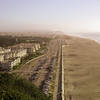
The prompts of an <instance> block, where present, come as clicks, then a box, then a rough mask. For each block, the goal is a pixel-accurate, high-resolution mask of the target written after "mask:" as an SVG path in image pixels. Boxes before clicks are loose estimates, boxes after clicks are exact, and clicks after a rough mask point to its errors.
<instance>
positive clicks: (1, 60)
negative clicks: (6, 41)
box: [0, 54, 4, 62]
mask: <svg viewBox="0 0 100 100" xmlns="http://www.w3.org/2000/svg"><path fill="white" fill-rule="evenodd" d="M3 61H4V55H2V54H0V62H3Z"/></svg>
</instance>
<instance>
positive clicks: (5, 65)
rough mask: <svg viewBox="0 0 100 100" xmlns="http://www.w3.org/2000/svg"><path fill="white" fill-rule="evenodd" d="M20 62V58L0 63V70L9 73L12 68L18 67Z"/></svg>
mask: <svg viewBox="0 0 100 100" xmlns="http://www.w3.org/2000/svg"><path fill="white" fill-rule="evenodd" d="M20 62H21V58H19V57H16V58H11V59H9V60H5V61H4V62H2V63H0V70H2V71H3V70H5V71H9V70H11V69H13V67H14V66H16V65H18V64H19V63H20Z"/></svg>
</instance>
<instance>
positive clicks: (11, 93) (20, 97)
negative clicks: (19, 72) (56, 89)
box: [0, 73, 50, 100]
mask: <svg viewBox="0 0 100 100" xmlns="http://www.w3.org/2000/svg"><path fill="white" fill-rule="evenodd" d="M0 100H50V98H49V97H48V96H46V95H45V94H44V93H43V92H42V91H41V90H39V89H38V88H37V87H36V86H34V85H33V84H32V83H31V82H29V81H28V80H25V79H22V78H18V77H17V76H16V75H15V74H8V73H1V74H0Z"/></svg>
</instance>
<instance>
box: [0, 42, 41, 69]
mask: <svg viewBox="0 0 100 100" xmlns="http://www.w3.org/2000/svg"><path fill="white" fill-rule="evenodd" d="M39 49H40V44H39V43H20V44H17V45H14V46H9V47H8V48H6V49H4V48H2V47H0V69H2V70H6V69H12V68H13V66H16V65H18V64H19V63H21V59H22V58H23V57H25V56H27V55H29V54H32V53H34V52H36V51H37V50H39Z"/></svg>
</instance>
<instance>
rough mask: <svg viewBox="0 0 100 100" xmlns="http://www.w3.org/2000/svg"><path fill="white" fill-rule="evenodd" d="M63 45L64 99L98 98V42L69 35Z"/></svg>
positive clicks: (99, 56)
mask: <svg viewBox="0 0 100 100" xmlns="http://www.w3.org/2000/svg"><path fill="white" fill-rule="evenodd" d="M66 44H67V45H65V46H64V47H63V66H64V87H65V88H64V89H65V90H64V91H65V100H100V44H99V43H97V42H95V41H93V40H88V39H82V38H76V37H70V39H68V40H66Z"/></svg>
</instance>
